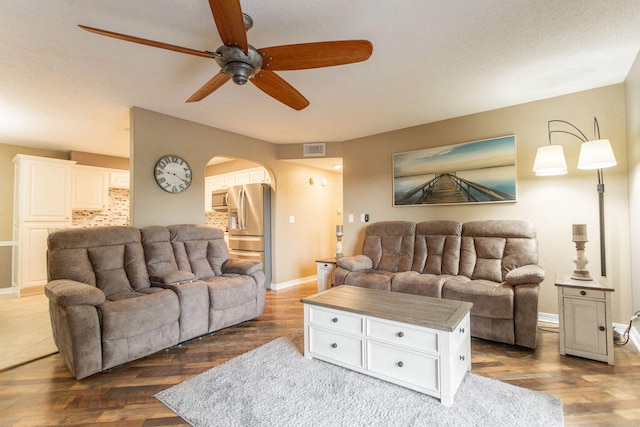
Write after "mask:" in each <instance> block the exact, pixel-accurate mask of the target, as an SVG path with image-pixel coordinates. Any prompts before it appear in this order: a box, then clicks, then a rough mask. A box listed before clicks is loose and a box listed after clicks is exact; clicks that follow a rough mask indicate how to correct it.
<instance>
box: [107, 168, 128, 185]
mask: <svg viewBox="0 0 640 427" xmlns="http://www.w3.org/2000/svg"><path fill="white" fill-rule="evenodd" d="M110 175H111V178H110V180H109V187H111V188H129V185H130V184H129V181H130V177H129V171H121V172H115V171H111V174H110Z"/></svg>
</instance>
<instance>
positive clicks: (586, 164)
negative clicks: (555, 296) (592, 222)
mask: <svg viewBox="0 0 640 427" xmlns="http://www.w3.org/2000/svg"><path fill="white" fill-rule="evenodd" d="M552 125H553V127H554V129H552ZM567 126H569V127H570V130H566V129H567ZM561 127H565V129H562V128H561ZM547 131H548V134H549V145H548V146H544V147H540V148H538V151H537V152H536V159H535V161H534V162H533V171H534V172H535V174H536V175H537V176H552V175H564V174H566V173H567V163H566V161H565V158H564V151H563V150H562V146H560V145H552V144H551V134H553V133H566V134H569V135H572V136H575V137H576V138H578V139H579V140H580V141H582V145H581V147H580V156H579V157H578V169H595V170H596V171H597V173H598V185H597V187H596V188H597V190H598V207H599V210H600V211H599V216H600V269H601V274H602V276H605V277H606V275H607V260H606V255H605V242H604V175H603V173H602V169H605V168H609V167H612V166H615V165H616V164H617V162H616V158H615V156H614V154H613V149H612V148H611V143H610V142H609V140H608V139H600V126H599V125H598V119H597V118H595V117H594V118H593V133H594V136H595V138H596V139H594V140H591V141H590V140H589V138H587V137H586V136H585V134H584V133H582V131H581V130H580V129H578V128H577V127H576V126H574V125H572V124H571V123H569V122H567V121H564V120H549V121H548V122H547ZM576 132H577V134H576Z"/></svg>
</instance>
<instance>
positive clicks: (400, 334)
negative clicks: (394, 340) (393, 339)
mask: <svg viewBox="0 0 640 427" xmlns="http://www.w3.org/2000/svg"><path fill="white" fill-rule="evenodd" d="M396 335H397V336H398V338H402V337H403V336H404V332H402V331H400V332H398V333H397V334H396Z"/></svg>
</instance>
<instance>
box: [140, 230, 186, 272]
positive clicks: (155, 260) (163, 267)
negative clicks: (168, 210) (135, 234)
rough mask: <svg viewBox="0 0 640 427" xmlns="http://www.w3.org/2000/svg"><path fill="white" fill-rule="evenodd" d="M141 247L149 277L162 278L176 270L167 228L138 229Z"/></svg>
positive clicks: (176, 266) (176, 265)
mask: <svg viewBox="0 0 640 427" xmlns="http://www.w3.org/2000/svg"><path fill="white" fill-rule="evenodd" d="M140 233H141V236H142V246H143V248H144V256H145V259H146V262H147V270H148V271H149V275H150V276H157V277H163V276H164V275H165V274H166V273H168V272H172V271H176V270H178V264H177V263H176V259H175V257H174V255H173V248H172V247H171V242H170V233H169V229H168V228H167V227H162V226H159V225H152V226H148V227H144V228H142V229H140Z"/></svg>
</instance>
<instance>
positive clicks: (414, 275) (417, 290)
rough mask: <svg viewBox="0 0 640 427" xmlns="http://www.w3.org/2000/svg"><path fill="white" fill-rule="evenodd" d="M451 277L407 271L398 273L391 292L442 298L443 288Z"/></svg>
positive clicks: (393, 280) (394, 278)
mask: <svg viewBox="0 0 640 427" xmlns="http://www.w3.org/2000/svg"><path fill="white" fill-rule="evenodd" d="M450 277H451V276H450V275H447V274H428V273H418V272H417V271H405V272H404V273H398V274H396V275H395V276H393V279H392V281H391V291H393V292H402V293H405V294H414V295H423V296H427V297H433V298H441V297H442V286H443V285H444V283H445V282H446V281H447V280H448V279H449V278H450Z"/></svg>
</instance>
